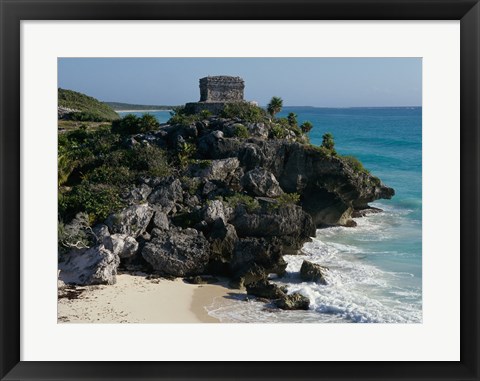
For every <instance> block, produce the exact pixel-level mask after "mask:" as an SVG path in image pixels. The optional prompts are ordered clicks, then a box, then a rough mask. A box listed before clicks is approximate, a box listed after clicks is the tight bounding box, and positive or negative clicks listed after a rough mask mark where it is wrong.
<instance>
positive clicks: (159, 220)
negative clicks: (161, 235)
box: [153, 210, 170, 230]
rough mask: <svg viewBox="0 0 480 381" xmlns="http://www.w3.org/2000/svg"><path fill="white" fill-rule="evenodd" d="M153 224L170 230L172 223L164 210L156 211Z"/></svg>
mask: <svg viewBox="0 0 480 381" xmlns="http://www.w3.org/2000/svg"><path fill="white" fill-rule="evenodd" d="M153 225H154V226H155V227H156V228H158V229H161V230H168V229H169V227H170V223H169V221H168V217H167V215H166V214H165V213H164V212H161V211H158V210H157V211H156V212H155V215H154V216H153Z"/></svg>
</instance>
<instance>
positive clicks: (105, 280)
mask: <svg viewBox="0 0 480 381" xmlns="http://www.w3.org/2000/svg"><path fill="white" fill-rule="evenodd" d="M119 264H120V258H119V257H118V255H116V254H114V253H112V252H111V251H110V250H107V249H106V248H105V246H104V245H103V244H100V245H97V246H94V247H91V248H89V249H82V250H77V249H75V250H72V251H71V252H70V253H68V254H67V255H65V257H64V260H63V261H62V262H60V263H59V264H58V269H59V270H60V275H59V278H60V280H62V281H63V282H65V283H67V284H78V285H82V286H84V285H93V284H115V283H116V281H117V279H116V275H117V268H118V265H119Z"/></svg>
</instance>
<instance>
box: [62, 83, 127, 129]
mask: <svg viewBox="0 0 480 381" xmlns="http://www.w3.org/2000/svg"><path fill="white" fill-rule="evenodd" d="M58 107H59V110H60V109H63V112H62V114H61V115H62V117H65V118H66V119H69V120H77V121H92V122H104V121H112V120H115V119H119V116H118V114H117V113H116V112H115V111H114V110H113V109H112V108H111V107H110V106H108V105H107V104H105V103H102V102H100V101H99V100H97V99H95V98H93V97H89V96H88V95H85V94H82V93H78V92H76V91H72V90H65V89H60V88H59V89H58Z"/></svg>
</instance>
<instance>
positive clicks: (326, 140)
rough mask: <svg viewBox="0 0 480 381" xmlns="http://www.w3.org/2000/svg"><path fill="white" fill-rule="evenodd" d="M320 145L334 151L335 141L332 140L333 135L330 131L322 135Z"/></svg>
mask: <svg viewBox="0 0 480 381" xmlns="http://www.w3.org/2000/svg"><path fill="white" fill-rule="evenodd" d="M322 147H324V148H326V149H328V150H330V151H334V150H335V142H334V140H333V135H332V134H331V133H330V132H327V133H325V134H323V136H322Z"/></svg>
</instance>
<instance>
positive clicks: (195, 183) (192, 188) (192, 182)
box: [180, 176, 201, 196]
mask: <svg viewBox="0 0 480 381" xmlns="http://www.w3.org/2000/svg"><path fill="white" fill-rule="evenodd" d="M180 181H181V182H182V187H183V189H184V190H186V191H187V192H188V193H189V194H190V196H194V195H195V194H196V193H197V191H198V189H199V188H200V185H201V182H200V181H199V180H198V179H197V178H192V177H188V176H183V177H182V178H181V179H180Z"/></svg>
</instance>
